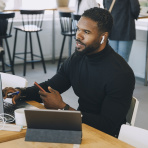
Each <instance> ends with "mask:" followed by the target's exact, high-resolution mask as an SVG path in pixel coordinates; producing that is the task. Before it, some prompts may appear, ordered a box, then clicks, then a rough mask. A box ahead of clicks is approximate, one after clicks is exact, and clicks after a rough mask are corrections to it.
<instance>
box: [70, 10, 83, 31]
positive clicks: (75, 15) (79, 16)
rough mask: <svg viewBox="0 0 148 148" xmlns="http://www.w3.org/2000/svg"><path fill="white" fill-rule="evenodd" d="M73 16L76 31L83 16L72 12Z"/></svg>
mask: <svg viewBox="0 0 148 148" xmlns="http://www.w3.org/2000/svg"><path fill="white" fill-rule="evenodd" d="M71 17H72V20H73V24H74V28H75V31H77V23H78V21H79V19H80V18H81V15H79V14H74V13H72V14H71Z"/></svg>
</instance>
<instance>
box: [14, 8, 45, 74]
mask: <svg viewBox="0 0 148 148" xmlns="http://www.w3.org/2000/svg"><path fill="white" fill-rule="evenodd" d="M20 13H21V15H22V26H17V27H14V29H15V40H14V48H13V64H14V61H15V58H19V59H22V60H23V61H24V72H23V75H24V76H25V75H26V63H32V69H34V63H35V62H42V65H43V70H44V72H45V73H46V67H45V61H44V57H43V52H42V47H41V43H40V38H39V33H38V32H39V31H42V23H43V16H44V10H20ZM18 31H22V32H24V33H25V48H24V52H16V42H17V32H18ZM32 33H36V35H37V41H38V45H39V51H40V55H37V54H34V53H33V45H32V36H31V35H32ZM28 34H29V40H30V50H29V51H27V40H28ZM35 53H36V51H35ZM27 54H30V56H31V59H30V60H28V59H27ZM21 55H24V57H22V56H21ZM34 57H36V58H37V59H34Z"/></svg>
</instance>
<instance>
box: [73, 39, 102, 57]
mask: <svg viewBox="0 0 148 148" xmlns="http://www.w3.org/2000/svg"><path fill="white" fill-rule="evenodd" d="M76 41H79V40H76ZM79 42H80V41H79ZM80 43H81V42H80ZM82 44H83V43H82ZM83 45H84V46H85V49H83V50H82V51H79V49H78V48H77V47H76V48H75V52H76V53H77V54H78V55H81V56H83V55H88V54H91V53H93V52H94V51H96V50H98V48H99V47H100V45H99V44H98V43H96V44H95V45H94V44H93V45H90V46H87V47H86V45H85V44H83Z"/></svg>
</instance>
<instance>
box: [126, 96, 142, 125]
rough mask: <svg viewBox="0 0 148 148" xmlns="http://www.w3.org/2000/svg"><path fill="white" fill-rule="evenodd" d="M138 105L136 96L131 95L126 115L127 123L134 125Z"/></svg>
mask: <svg viewBox="0 0 148 148" xmlns="http://www.w3.org/2000/svg"><path fill="white" fill-rule="evenodd" d="M138 105H139V101H138V100H137V98H135V97H133V98H132V101H131V105H130V108H129V111H128V113H127V116H126V121H127V123H129V124H130V125H132V126H134V124H135V120H136V115H137V110H138Z"/></svg>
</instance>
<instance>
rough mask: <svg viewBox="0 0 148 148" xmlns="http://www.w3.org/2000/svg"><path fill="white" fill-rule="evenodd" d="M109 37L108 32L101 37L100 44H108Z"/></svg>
mask: <svg viewBox="0 0 148 148" xmlns="http://www.w3.org/2000/svg"><path fill="white" fill-rule="evenodd" d="M108 35H109V33H108V32H104V33H103V34H102V35H101V41H100V44H103V43H104V42H105V43H106V42H107V40H108Z"/></svg>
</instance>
